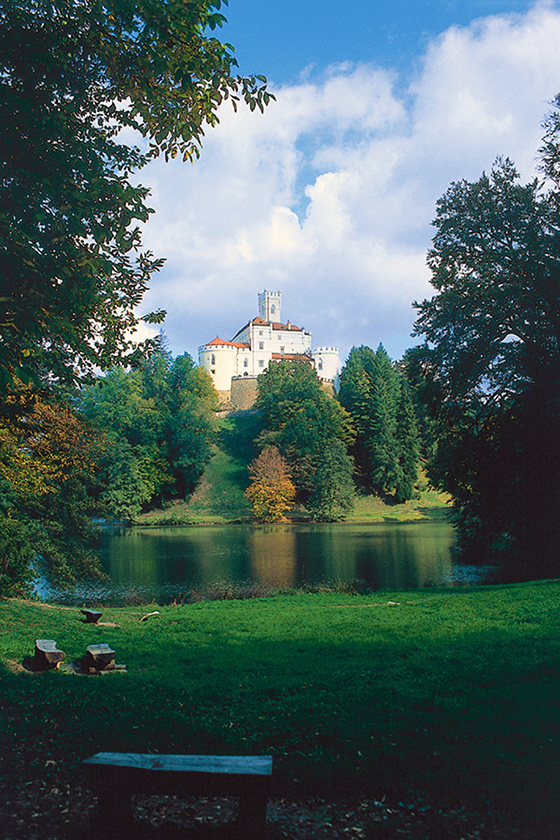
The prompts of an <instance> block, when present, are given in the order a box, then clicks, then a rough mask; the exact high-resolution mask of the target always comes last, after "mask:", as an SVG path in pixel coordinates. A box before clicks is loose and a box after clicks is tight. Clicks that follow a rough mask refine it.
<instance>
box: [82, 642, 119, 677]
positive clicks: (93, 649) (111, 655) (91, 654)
mask: <svg viewBox="0 0 560 840" xmlns="http://www.w3.org/2000/svg"><path fill="white" fill-rule="evenodd" d="M115 656H116V653H115V651H114V650H112V649H111V648H110V647H109V645H107V644H99V645H88V647H87V648H86V666H87V667H88V668H95V670H96V671H110V670H112V669H114V668H115Z"/></svg>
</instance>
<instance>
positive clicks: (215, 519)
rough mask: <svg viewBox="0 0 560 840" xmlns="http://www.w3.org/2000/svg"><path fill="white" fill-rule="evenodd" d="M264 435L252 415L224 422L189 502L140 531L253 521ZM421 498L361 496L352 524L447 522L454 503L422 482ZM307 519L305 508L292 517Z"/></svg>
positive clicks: (156, 513)
mask: <svg viewBox="0 0 560 840" xmlns="http://www.w3.org/2000/svg"><path fill="white" fill-rule="evenodd" d="M259 431H260V425H259V418H258V416H257V415H256V414H253V413H252V412H237V413H236V414H231V415H228V416H227V417H223V418H220V420H219V431H218V435H217V440H216V444H215V447H214V454H213V455H212V458H211V459H210V461H209V463H208V464H207V466H206V469H205V471H204V473H203V475H202V478H201V479H200V481H199V483H198V486H197V488H196V490H195V492H194V493H193V495H192V496H191V498H190V499H189V501H188V502H183V501H176V502H173V503H171V504H169V505H168V506H166V507H165V508H164V509H163V510H161V509H158V510H151V511H149V512H148V513H145V514H143V515H142V516H141V517H140V519H139V521H138V524H139V525H189V524H204V523H207V524H210V523H220V522H224V523H225V522H239V521H250V519H251V506H250V504H249V502H248V501H247V499H246V498H245V496H244V492H245V489H246V487H247V484H248V475H247V464H249V463H250V462H251V461H252V459H253V458H254V457H255V456H256V454H257V449H256V447H255V444H254V440H255V438H256V436H257V435H258V433H259ZM420 488H421V489H420V492H419V494H418V498H416V499H411V500H410V501H408V502H403V503H402V504H392V503H390V502H387V501H384V500H383V499H381V498H380V497H378V496H372V495H368V494H358V495H357V496H356V503H355V506H354V512H353V513H352V515H351V516H349V517H348V520H347V521H352V522H386V521H400V522H406V521H417V520H420V519H435V518H438V519H439V518H441V517H442V516H446V514H447V511H448V510H449V506H448V497H447V496H446V495H445V494H443V493H439V492H437V491H435V490H430V489H429V488H428V487H427V483H426V481H425V480H422V481H421V482H420ZM292 518H293V519H295V520H297V521H302V520H305V519H306V512H305V510H304V509H302V508H299V509H298V510H296V511H295V512H294V513H293V514H292Z"/></svg>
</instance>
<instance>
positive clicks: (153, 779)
mask: <svg viewBox="0 0 560 840" xmlns="http://www.w3.org/2000/svg"><path fill="white" fill-rule="evenodd" d="M82 763H83V764H85V765H86V767H87V772H88V781H89V785H90V787H91V788H92V790H94V791H95V792H96V793H97V796H98V806H97V815H96V818H95V819H96V825H97V826H98V827H99V828H100V829H101V827H102V830H101V834H102V836H103V837H106V838H114V839H115V840H116V839H117V838H124V837H128V838H129V837H131V836H133V834H132V833H131V829H132V827H133V818H132V803H131V796H132V794H133V793H144V794H159V795H170V796H172V795H174V796H183V797H185V796H234V797H238V799H239V807H238V812H237V822H236V825H235V829H236V832H237V833H236V836H237V837H238V838H239V840H264V837H265V827H266V800H267V796H268V794H269V792H270V788H271V783H272V756H270V755H259V756H243V755H242V756H225V755H147V754H139V753H106V752H102V753H97V754H96V755H93V756H91V757H90V758H86V759H85V760H84V761H83V762H82Z"/></svg>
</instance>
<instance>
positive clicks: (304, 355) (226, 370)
mask: <svg viewBox="0 0 560 840" xmlns="http://www.w3.org/2000/svg"><path fill="white" fill-rule="evenodd" d="M258 301H259V315H258V317H257V318H253V320H252V321H249V323H248V324H246V325H245V326H244V327H242V328H241V329H240V330H239V331H238V332H237V333H236V334H235V335H234V337H233V338H232V340H231V341H225V340H224V339H222V338H215V339H214V340H213V341H210V342H209V343H208V344H203V345H202V347H199V349H198V364H199V366H200V367H203V368H204V369H205V370H207V371H208V373H209V374H210V375H211V377H212V379H213V381H214V387H215V388H216V390H217V391H218V393H219V394H220V396H222V397H224V398H226V399H232V397H233V394H234V392H236V391H240V387H239V386H240V385H242V381H243V380H253V382H255V380H256V378H257V376H258V375H259V374H261V373H263V372H264V371H265V370H266V369H267V367H268V366H269V364H270V363H271V362H279V361H282V360H283V359H290V360H292V359H300V360H301V361H304V362H307V363H308V364H309V365H312V366H313V367H314V368H315V370H316V371H317V375H318V376H319V379H321V380H322V381H323V382H324V383H325V384H326V385H329V386H330V387H331V388H333V389H337V388H338V372H339V362H338V348H337V347H316V348H314V349H313V350H312V349H311V333H308V332H306V331H305V330H304V329H302V328H301V327H296V326H295V324H292V323H290V321H288V322H287V323H285V324H284V323H282V317H281V311H282V294H281V292H268V291H266V290H265V291H264V292H262V293H261V294H259V295H258ZM240 380H241V382H240ZM236 385H237V387H236ZM247 385H249V382H247ZM255 389H256V385H255V384H253V392H255Z"/></svg>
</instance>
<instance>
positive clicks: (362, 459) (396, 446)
mask: <svg viewBox="0 0 560 840" xmlns="http://www.w3.org/2000/svg"><path fill="white" fill-rule="evenodd" d="M339 399H340V402H341V404H342V405H343V406H344V407H345V408H346V409H347V410H348V411H349V412H350V414H351V416H352V419H353V420H354V423H355V426H356V429H357V436H356V442H355V444H354V448H353V454H354V457H355V459H356V464H357V466H358V469H359V471H360V477H361V480H362V482H363V484H364V486H365V487H367V488H369V489H370V490H373V491H374V492H376V493H381V494H384V495H394V496H395V498H396V499H397V500H398V501H405V500H406V499H410V498H412V495H413V494H414V483H415V481H416V478H417V472H418V460H419V439H418V428H417V424H416V418H415V415H414V409H413V406H412V404H411V402H410V396H409V393H408V389H407V387H406V383H405V382H404V379H403V377H402V375H401V373H400V372H399V370H398V369H397V368H396V367H395V366H394V365H393V364H392V363H391V360H390V358H389V356H388V355H387V352H386V350H385V348H384V347H383V345H381V344H380V345H379V347H378V349H377V351H375V352H374V351H373V350H372V349H371V348H370V347H363V346H362V347H353V348H352V350H351V351H350V355H349V356H348V359H347V361H346V364H345V366H344V368H343V370H342V373H341V376H340V393H339Z"/></svg>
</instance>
